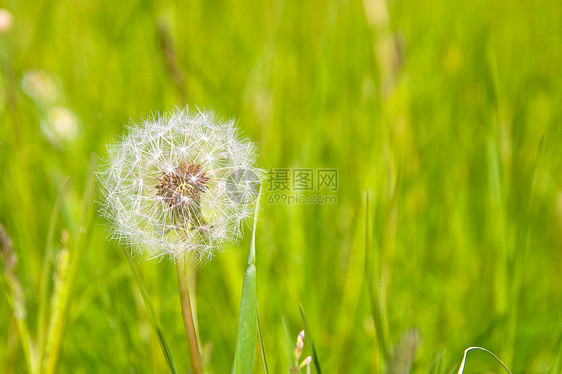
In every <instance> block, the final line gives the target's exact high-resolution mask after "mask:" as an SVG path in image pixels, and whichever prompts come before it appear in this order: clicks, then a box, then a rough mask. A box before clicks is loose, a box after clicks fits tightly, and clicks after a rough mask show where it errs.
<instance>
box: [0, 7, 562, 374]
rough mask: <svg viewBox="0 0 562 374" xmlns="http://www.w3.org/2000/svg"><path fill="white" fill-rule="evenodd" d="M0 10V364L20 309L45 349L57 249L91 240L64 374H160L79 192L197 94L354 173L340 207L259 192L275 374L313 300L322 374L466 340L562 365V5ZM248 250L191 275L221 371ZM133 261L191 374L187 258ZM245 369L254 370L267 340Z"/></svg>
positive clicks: (291, 146) (209, 353)
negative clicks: (184, 295) (138, 136)
mask: <svg viewBox="0 0 562 374" xmlns="http://www.w3.org/2000/svg"><path fill="white" fill-rule="evenodd" d="M0 8H3V9H4V11H2V12H1V17H0V69H1V70H0V170H1V175H2V176H1V178H0V223H1V224H2V225H4V227H5V229H6V232H7V233H8V235H9V236H10V237H11V239H12V244H13V252H14V254H15V255H16V256H17V259H18V262H17V265H14V264H13V262H10V261H12V260H13V256H12V257H9V256H8V255H6V254H5V253H3V263H2V271H3V277H2V287H3V291H4V292H3V293H2V296H1V300H2V302H0V371H1V372H4V373H13V372H15V373H19V372H27V371H28V366H27V364H26V362H27V360H26V354H25V349H22V346H25V344H26V342H25V341H23V344H22V339H24V335H25V334H24V333H22V330H21V329H20V326H21V321H22V320H25V321H26V324H27V328H28V330H29V331H28V332H27V334H28V335H29V336H30V337H31V339H32V340H34V339H35V340H36V338H37V336H38V334H40V331H39V330H40V328H39V326H38V322H37V318H38V314H39V313H38V310H39V308H40V304H41V303H44V305H47V307H48V308H49V310H55V311H56V305H55V306H53V305H49V304H50V303H49V300H50V298H51V297H52V296H49V295H51V293H52V291H51V290H52V289H53V287H54V283H55V281H53V278H56V271H55V270H53V268H56V267H53V266H49V267H48V268H49V273H48V274H47V275H45V274H44V273H43V271H42V269H44V261H45V253H47V252H46V251H47V249H46V248H47V247H48V246H51V248H52V250H53V251H54V252H53V253H58V252H59V251H61V249H62V248H63V247H68V248H69V256H70V257H71V259H74V258H76V256H74V257H73V255H74V254H75V253H76V251H78V252H79V253H82V255H80V256H79V257H81V258H79V259H78V260H79V261H80V266H79V272H78V273H77V275H76V280H75V284H73V287H74V293H73V295H72V298H71V303H70V306H71V308H70V312H69V313H68V315H67V316H66V318H65V319H64V325H65V330H64V335H63V336H62V340H61V341H62V346H61V352H60V361H59V366H58V369H59V372H61V373H67V372H72V373H80V372H87V373H101V372H121V373H123V372H135V373H152V372H166V371H167V370H168V369H167V366H166V362H165V360H164V356H163V354H162V351H161V349H160V345H159V343H158V339H157V338H156V334H155V332H154V329H153V328H152V325H151V320H150V318H149V315H148V313H147V311H146V308H145V305H144V303H143V301H142V298H141V295H140V293H139V288H138V285H137V282H136V281H135V278H134V275H133V272H132V270H131V267H130V266H129V263H128V261H127V259H126V257H125V255H124V254H123V250H122V249H121V247H120V246H119V245H118V244H117V243H115V242H113V241H110V240H109V239H108V238H107V235H108V230H107V224H106V222H105V221H104V220H103V219H101V218H99V217H98V215H97V214H96V209H97V206H96V203H93V204H88V202H89V200H92V199H94V200H95V199H98V198H99V197H98V196H99V195H98V194H97V192H95V191H94V193H93V195H89V194H88V193H85V192H84V191H85V190H87V186H88V183H87V181H88V178H91V175H90V177H89V176H88V175H89V174H88V168H89V165H90V163H91V162H90V160H91V158H92V154H94V153H95V155H96V156H95V157H96V158H97V159H98V162H97V165H98V166H97V167H99V165H100V164H102V163H103V158H104V157H105V156H106V145H107V144H110V143H112V142H114V141H115V140H116V139H118V137H119V136H121V135H122V134H125V133H126V132H127V124H130V123H132V122H135V121H137V122H138V121H139V120H140V119H142V118H147V117H149V116H150V115H152V114H153V113H156V112H162V111H167V110H171V109H173V108H174V107H176V106H178V105H186V104H188V105H190V106H191V107H195V106H199V107H202V108H206V109H213V110H214V111H216V112H217V113H218V114H219V115H220V116H222V117H224V118H239V121H240V122H239V124H240V129H241V131H242V132H243V134H244V135H245V136H247V137H250V138H252V139H253V140H254V141H256V142H257V143H258V147H259V153H260V156H259V163H260V166H261V167H263V168H264V169H266V170H269V169H270V168H336V169H337V170H338V172H339V174H338V177H339V178H338V181H339V185H338V189H337V191H336V192H335V196H336V197H337V203H336V204H292V205H287V204H281V203H277V204H274V203H271V201H270V202H268V197H269V196H270V195H271V194H272V191H269V190H268V189H267V188H265V191H264V196H263V198H262V204H261V207H262V211H261V213H260V217H259V219H260V221H259V224H258V228H257V274H258V305H259V313H260V323H261V331H262V335H263V343H264V350H265V352H266V357H267V364H268V368H269V371H270V372H271V373H283V372H285V373H286V372H287V371H288V369H289V367H290V366H291V365H292V361H291V345H292V344H294V340H295V339H296V336H297V334H298V332H299V331H300V330H301V329H303V328H304V325H303V321H302V319H301V315H300V312H299V303H300V305H302V309H303V311H304V313H305V315H306V320H307V323H308V327H309V329H310V332H311V334H312V338H313V339H314V343H315V347H316V350H317V354H318V359H319V362H320V365H321V367H322V369H323V371H324V372H327V373H338V372H339V373H371V372H383V371H387V372H396V373H398V372H408V371H410V370H411V371H413V372H419V373H425V372H434V373H449V372H451V371H452V370H454V369H455V368H456V367H458V364H459V363H460V360H461V359H462V355H463V351H464V349H466V348H468V347H469V346H473V345H479V346H483V347H486V348H488V349H490V350H492V351H493V352H494V353H495V354H497V355H498V356H499V357H500V358H501V359H502V360H503V361H504V362H505V363H506V364H507V365H508V366H509V367H510V368H511V369H512V372H514V373H521V372H529V373H539V372H541V373H542V372H551V373H558V372H559V371H558V370H560V365H561V360H562V351H561V348H560V347H561V338H562V286H561V285H562V251H561V248H562V150H561V146H562V126H561V122H562V106H561V105H560V103H561V102H562V75H561V74H560V72H561V71H562V33H561V30H562V5H561V3H560V2H558V1H550V0H538V1H533V2H517V1H499V2H489V1H481V0H477V1H467V2H450V1H444V0H423V1H411V2H409V1H402V0H389V1H387V2H385V1H384V0H364V1H343V0H335V1H302V2H301V1H291V0H286V1H275V2H260V1H231V0H224V1H219V2H205V1H192V2H179V1H158V2H157V1H151V0H124V1H108V0H91V1H80V2H70V1H46V0H39V1H13V0H3V1H2V2H0ZM67 177H70V178H71V184H70V186H69V187H68V189H67V191H66V192H63V193H62V194H61V191H62V190H63V186H64V185H65V180H66V178H67ZM264 187H267V186H264ZM288 193H292V192H291V191H288ZM58 195H62V203H61V204H62V205H61V209H60V214H59V215H58V217H59V218H58V220H57V221H56V224H53V219H52V218H51V215H52V212H53V209H54V207H55V205H56V204H55V202H56V200H57V196H58ZM84 196H86V199H85V200H86V201H85V203H84V202H83V200H84ZM90 196H92V197H90ZM50 225H51V226H52V230H51V231H49V227H50ZM49 232H51V234H49ZM248 232H249V229H248ZM49 237H53V238H54V239H53V240H52V244H49V243H50V242H51V241H50V240H49ZM247 237H248V235H246V238H247ZM248 243H249V241H248V239H245V240H244V241H243V242H241V243H240V244H239V245H233V246H230V247H226V248H223V252H222V253H220V254H218V255H217V256H216V257H215V258H214V259H213V261H211V262H209V263H208V264H205V265H203V266H201V267H199V269H198V272H197V300H196V302H197V311H198V312H197V313H198V326H199V336H200V340H201V344H202V351H203V357H204V360H205V366H206V368H207V370H208V372H210V373H227V372H229V371H230V370H231V367H232V362H233V357H234V347H235V340H236V329H237V318H238V310H239V303H240V292H241V287H242V278H243V273H244V268H245V261H246V256H247V250H248ZM3 248H5V246H4V247H3ZM77 248H79V249H78V250H77ZM10 259H11V260H10ZM134 261H135V262H136V263H137V264H138V267H139V269H140V270H141V274H142V276H143V278H144V280H145V283H146V290H147V293H148V297H149V299H150V300H151V302H152V304H153V306H154V308H155V312H156V315H157V318H158V320H159V322H160V324H161V327H162V333H163V335H164V337H165V339H166V341H167V342H168V344H169V346H170V351H171V353H172V356H173V358H174V363H175V365H176V367H177V369H178V371H179V372H189V371H190V369H189V360H188V351H187V345H186V341H185V336H184V329H183V324H182V320H181V314H180V313H181V312H180V307H179V297H178V294H177V279H176V274H175V269H174V265H173V264H172V263H171V262H170V261H154V260H146V259H143V258H141V257H137V258H135V259H134ZM59 262H60V261H59ZM53 274H55V275H53ZM14 277H15V278H17V282H19V284H20V285H21V289H20V291H21V292H20V294H19V296H18V295H14V291H13V287H12V286H11V285H13V284H14V282H13V280H14V279H15V278H14ZM42 279H46V280H47V283H45V281H42ZM42 287H45V288H42ZM45 290H46V292H47V293H45ZM15 293H16V294H17V292H15ZM45 295H47V296H45ZM22 308H23V309H22ZM309 338H310V337H309V336H307V339H306V343H305V354H306V355H307V354H310V339H309ZM24 340H25V339H24ZM254 362H255V364H254V371H255V372H263V365H262V357H261V353H260V350H259V348H258V350H257V351H256V356H255V361H254ZM557 365H558V366H557ZM312 370H313V372H314V370H315V369H314V368H313V369H312ZM483 371H488V372H501V367H500V366H499V365H498V364H497V362H495V361H494V360H493V359H491V358H490V356H487V355H485V354H484V353H479V352H472V353H470V355H469V363H468V365H467V368H466V371H465V372H483Z"/></svg>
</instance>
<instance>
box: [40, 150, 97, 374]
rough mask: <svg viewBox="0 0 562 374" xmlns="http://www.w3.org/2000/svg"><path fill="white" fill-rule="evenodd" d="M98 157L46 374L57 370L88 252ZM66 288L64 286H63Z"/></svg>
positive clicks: (50, 344)
mask: <svg viewBox="0 0 562 374" xmlns="http://www.w3.org/2000/svg"><path fill="white" fill-rule="evenodd" d="M96 159H97V156H96V155H95V154H92V158H91V160H90V166H89V168H88V177H87V179H86V187H85V191H84V195H83V198H82V216H81V217H80V221H79V225H78V230H77V232H76V233H75V239H74V243H73V251H72V253H71V259H70V261H71V262H70V268H69V269H68V275H67V278H65V279H66V282H67V287H68V288H67V292H65V293H64V294H63V295H61V298H60V299H59V300H58V302H59V303H60V304H57V305H60V310H59V311H57V313H54V315H55V316H56V317H55V318H54V320H51V321H49V333H48V336H47V345H46V348H45V360H46V373H47V374H50V373H54V372H56V369H57V363H58V358H59V354H60V350H61V347H62V340H63V337H64V331H65V328H66V324H67V322H68V314H69V313H70V304H71V302H72V298H73V296H74V288H75V285H76V278H77V277H78V273H79V271H80V266H81V264H82V259H83V257H84V255H85V252H86V239H87V238H88V237H89V232H90V230H89V227H90V223H91V220H92V211H93V209H92V206H93V194H94V177H93V176H94V169H95V165H96ZM61 287H64V285H61Z"/></svg>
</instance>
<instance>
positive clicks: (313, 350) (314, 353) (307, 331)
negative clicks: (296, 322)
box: [299, 304, 322, 374]
mask: <svg viewBox="0 0 562 374" xmlns="http://www.w3.org/2000/svg"><path fill="white" fill-rule="evenodd" d="M299 310H300V312H301V317H302V323H304V330H305V331H306V338H307V339H308V341H309V342H310V347H311V348H312V361H314V366H315V367H316V372H317V373H318V374H322V370H321V369H320V361H319V360H318V354H317V353H316V347H315V346H314V339H312V334H311V333H310V330H309V329H308V325H307V323H306V318H305V316H304V311H303V310H302V306H301V305H300V304H299Z"/></svg>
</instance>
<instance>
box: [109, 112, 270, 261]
mask: <svg viewBox="0 0 562 374" xmlns="http://www.w3.org/2000/svg"><path fill="white" fill-rule="evenodd" d="M255 158H256V156H255V146H254V144H253V143H250V142H249V141H247V140H243V139H241V138H239V137H238V135H237V129H236V125H235V122H234V121H232V120H231V121H226V122H225V121H219V120H218V119H217V118H216V117H215V115H214V114H213V113H210V112H202V111H198V113H196V114H195V115H190V114H189V112H188V110H187V108H186V109H178V110H176V111H174V112H172V113H171V114H169V115H163V116H159V117H157V118H153V119H150V120H145V121H144V122H143V124H142V125H141V126H138V127H132V128H130V133H129V135H128V136H126V137H124V138H123V139H122V140H121V141H120V142H118V143H117V144H116V145H114V146H112V147H110V148H109V162H108V163H107V165H106V166H105V168H104V170H103V171H102V172H100V173H99V174H98V177H99V180H100V182H101V185H102V190H103V195H104V201H103V209H102V213H103V214H104V215H105V217H107V218H108V219H109V220H110V221H111V223H112V228H111V232H112V234H113V236H114V238H116V239H118V240H119V241H121V242H122V243H125V244H129V245H131V246H132V247H133V248H136V249H138V250H140V251H141V252H146V253H147V254H148V255H149V256H151V257H163V256H170V257H172V258H174V259H176V260H178V259H180V258H181V259H183V258H188V259H190V260H196V261H200V260H207V259H209V258H211V257H212V255H213V253H214V252H215V251H216V250H217V249H218V248H219V247H220V245H221V244H223V243H228V242H236V241H237V240H238V239H239V237H240V235H241V226H242V223H243V221H244V219H245V218H247V217H248V216H250V214H251V212H252V209H253V208H252V204H251V203H252V202H253V201H254V200H255V198H256V197H257V194H258V189H259V184H260V182H261V180H262V179H263V176H264V172H263V171H262V170H261V169H258V168H256V167H255Z"/></svg>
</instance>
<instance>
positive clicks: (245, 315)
mask: <svg viewBox="0 0 562 374" xmlns="http://www.w3.org/2000/svg"><path fill="white" fill-rule="evenodd" d="M260 195H261V189H260V191H259V194H258V199H257V200H256V209H255V212H254V224H253V227H252V239H251V243H250V251H249V253H248V265H247V266H246V272H245V273H244V283H243V284H242V297H241V299H240V316H239V317H238V336H237V339H236V351H235V356H234V372H235V373H236V374H245V373H251V372H252V364H253V361H254V351H255V349H256V333H257V331H256V330H257V305H258V304H257V295H256V226H257V223H258V213H259V210H260V203H259V196H260Z"/></svg>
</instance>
